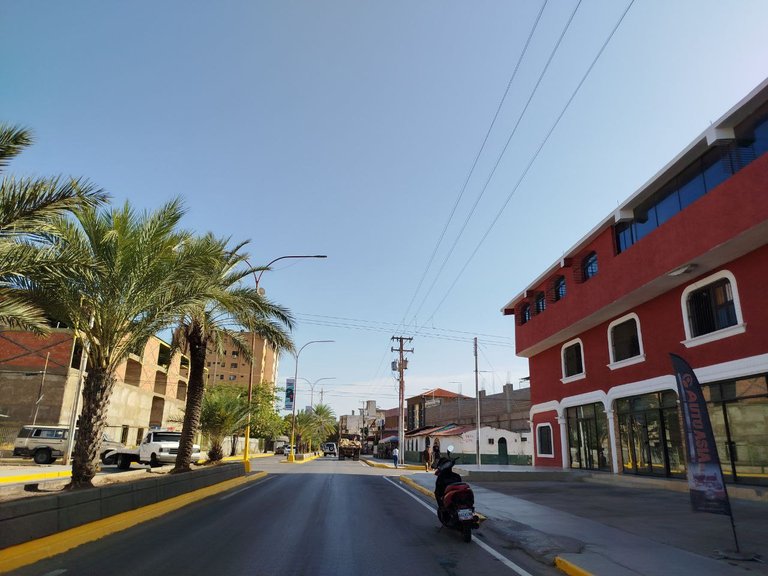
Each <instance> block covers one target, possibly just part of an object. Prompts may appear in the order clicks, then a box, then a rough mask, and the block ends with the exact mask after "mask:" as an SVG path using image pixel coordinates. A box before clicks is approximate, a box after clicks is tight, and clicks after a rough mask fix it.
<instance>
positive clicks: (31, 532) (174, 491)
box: [0, 463, 244, 549]
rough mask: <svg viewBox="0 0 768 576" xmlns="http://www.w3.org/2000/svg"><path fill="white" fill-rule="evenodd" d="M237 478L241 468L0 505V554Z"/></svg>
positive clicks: (224, 466)
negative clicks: (1, 550) (6, 550)
mask: <svg viewBox="0 0 768 576" xmlns="http://www.w3.org/2000/svg"><path fill="white" fill-rule="evenodd" d="M243 474H244V470H243V465H242V463H232V464H222V465H219V466H213V467H211V468H205V469H202V470H195V471H194V472H190V473H187V474H166V475H163V476H157V477H154V478H148V479H146V480H137V481H135V482H125V483H121V484H112V485H109V486H102V487H98V488H92V489H88V490H76V491H72V492H61V493H58V494H51V495H50V496H35V497H33V498H24V499H21V500H12V501H9V502H3V503H0V549H3V548H7V547H9V546H13V545H15V544H21V543H23V542H28V541H29V540H34V539H36V538H42V537H44V536H49V535H51V534H55V533H57V532H61V531H63V530H68V529H70V528H75V527H76V526H80V525H82V524H87V523H89V522H94V521H96V520H101V519H102V518H106V517H108V516H113V515H115V514H120V513H121V512H127V511H128V510H134V509H136V508H141V507H142V506H147V505H149V504H154V503H156V502H160V501H162V500H167V499H169V498H173V497H174V496H179V495H181V494H186V493H187V492H192V491H194V490H198V489H200V488H205V487H207V486H211V485H213V484H218V483H219V482H224V481H225V480H230V479H232V478H238V477H240V476H242V475H243Z"/></svg>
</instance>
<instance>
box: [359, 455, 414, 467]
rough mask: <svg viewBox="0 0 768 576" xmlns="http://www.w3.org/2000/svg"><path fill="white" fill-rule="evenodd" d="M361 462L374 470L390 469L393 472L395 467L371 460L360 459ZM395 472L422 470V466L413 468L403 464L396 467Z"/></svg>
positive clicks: (410, 465) (411, 465) (412, 465)
mask: <svg viewBox="0 0 768 576" xmlns="http://www.w3.org/2000/svg"><path fill="white" fill-rule="evenodd" d="M360 461H361V462H365V463H366V464H368V466H372V467H374V468H391V469H392V470H395V467H394V466H392V465H390V464H384V462H374V461H372V460H368V459H364V458H360ZM397 470H424V466H415V465H414V464H403V465H401V466H398V467H397Z"/></svg>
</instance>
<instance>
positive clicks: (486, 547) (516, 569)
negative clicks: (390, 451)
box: [384, 476, 533, 576]
mask: <svg viewBox="0 0 768 576" xmlns="http://www.w3.org/2000/svg"><path fill="white" fill-rule="evenodd" d="M384 480H386V481H387V482H389V483H390V484H392V486H394V487H395V488H398V489H400V490H402V491H403V492H405V493H406V494H408V496H410V497H411V498H413V499H414V500H416V502H418V503H419V504H421V505H422V506H424V508H426V509H427V510H429V511H430V512H432V513H433V514H436V513H437V509H436V508H433V507H432V506H430V505H429V504H427V503H426V502H424V500H422V499H421V498H419V497H418V496H416V495H415V494H413V493H412V492H411V491H410V490H406V489H405V488H403V487H402V486H400V484H398V483H397V482H395V481H394V480H392V479H391V478H388V477H386V476H384ZM472 542H474V543H475V544H477V545H478V546H480V548H482V549H483V550H485V551H486V552H488V554H490V555H491V556H493V557H494V558H496V560H498V561H499V562H501V563H502V564H504V566H506V567H507V568H509V569H510V570H513V571H514V572H515V574H518V576H533V575H532V574H531V573H530V572H528V571H526V570H525V569H524V568H521V567H520V566H518V565H517V564H515V563H514V562H512V560H510V559H509V558H507V557H506V556H504V555H503V554H501V553H500V552H497V551H496V550H494V549H493V548H491V547H490V546H489V545H488V544H486V543H485V542H482V541H480V540H478V539H477V538H472Z"/></svg>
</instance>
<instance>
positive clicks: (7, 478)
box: [0, 470, 72, 484]
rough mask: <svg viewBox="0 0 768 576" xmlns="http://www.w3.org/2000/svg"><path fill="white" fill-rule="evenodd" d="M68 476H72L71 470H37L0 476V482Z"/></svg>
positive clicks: (9, 482) (31, 480)
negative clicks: (33, 472) (30, 472)
mask: <svg viewBox="0 0 768 576" xmlns="http://www.w3.org/2000/svg"><path fill="white" fill-rule="evenodd" d="M70 476H72V470H61V471H60V472H38V473H36V474H17V475H15V476H3V477H2V478H0V484H11V483H21V482H34V481H36V480H51V479H56V478H69V477H70Z"/></svg>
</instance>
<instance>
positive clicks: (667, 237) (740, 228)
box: [515, 154, 768, 352]
mask: <svg viewBox="0 0 768 576" xmlns="http://www.w3.org/2000/svg"><path fill="white" fill-rule="evenodd" d="M766 189H768V154H765V155H763V156H762V157H761V158H758V159H757V160H755V161H754V162H752V163H751V164H750V165H748V166H747V167H745V168H744V169H742V170H741V171H740V172H738V173H737V174H735V175H734V176H732V177H731V178H729V179H728V180H726V181H725V182H723V183H722V184H720V185H719V186H718V187H716V188H715V189H714V190H711V191H710V192H709V193H707V194H705V195H704V196H702V197H701V198H699V199H698V200H697V201H696V202H694V203H693V204H691V205H689V206H688V207H687V208H686V209H685V210H682V211H681V212H679V213H677V214H676V215H675V216H673V217H672V218H670V219H669V220H668V221H667V222H665V223H664V224H663V225H662V226H660V227H658V228H657V229H655V230H653V231H652V232H651V233H649V234H648V235H647V236H645V237H644V238H642V239H641V240H640V241H639V242H637V243H636V244H635V245H633V246H631V247H630V248H629V249H628V250H626V251H625V252H623V253H621V254H615V247H614V239H613V230H612V228H611V227H610V226H608V227H606V229H605V230H603V231H602V232H601V233H600V234H599V236H598V237H597V238H596V239H595V241H594V242H592V243H591V245H590V246H588V247H586V248H585V249H584V250H580V251H579V253H578V254H571V255H569V256H573V257H574V258H573V267H576V268H578V266H579V264H580V259H581V258H582V257H584V256H586V255H587V254H588V253H589V252H590V251H592V250H594V251H595V252H596V253H597V256H598V273H597V275H596V276H594V277H593V278H591V279H589V280H588V281H587V282H584V283H581V284H580V283H577V282H575V281H574V268H571V267H568V268H562V269H561V270H560V271H559V272H558V273H556V274H555V275H554V276H558V275H560V274H562V275H564V276H565V279H566V286H567V294H566V297H565V298H563V299H562V300H560V301H558V302H553V303H548V305H547V309H546V310H545V311H544V312H543V313H541V314H538V315H536V316H534V317H533V318H531V320H530V321H529V322H527V323H526V324H522V325H520V324H519V323H516V327H515V339H516V348H517V350H518V351H519V352H520V351H524V350H526V349H527V348H529V347H530V346H533V345H534V344H536V343H537V342H539V341H541V340H543V339H545V338H547V337H549V336H552V335H553V334H555V333H557V332H559V331H560V330H562V329H564V328H566V327H568V326H570V325H572V324H574V323H576V322H577V321H579V320H581V319H583V318H585V317H588V316H589V315H591V314H593V313H594V312H596V311H597V310H600V309H601V308H603V307H604V306H606V305H608V304H610V303H612V302H614V301H616V300H618V299H619V298H621V297H623V296H624V295H626V294H628V293H630V292H632V291H634V290H635V289H637V288H638V287H640V286H643V285H645V284H647V283H649V282H651V281H652V280H654V279H656V278H658V277H660V276H664V275H665V274H666V273H667V272H669V271H670V270H673V269H675V268H677V267H679V266H680V265H681V264H683V263H686V262H689V261H691V260H693V259H695V258H696V257H698V256H700V255H702V254H705V253H707V252H708V251H710V250H711V249H712V248H713V247H715V246H718V245H720V244H723V243H725V242H727V241H728V240H730V239H731V238H733V237H736V236H738V235H739V234H741V233H743V232H744V231H746V230H749V229H751V228H753V227H755V226H756V225H758V224H761V223H763V222H765V221H766V220H768V194H767V193H766ZM554 276H553V278H554ZM550 281H551V279H548V280H547V281H546V282H545V283H543V284H542V285H541V286H539V287H537V288H536V290H534V292H537V291H544V290H546V289H548V288H549V284H550ZM530 302H531V305H533V299H531V301H530ZM681 339H682V338H681Z"/></svg>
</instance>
